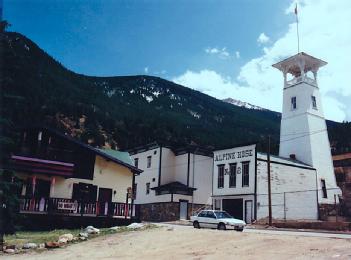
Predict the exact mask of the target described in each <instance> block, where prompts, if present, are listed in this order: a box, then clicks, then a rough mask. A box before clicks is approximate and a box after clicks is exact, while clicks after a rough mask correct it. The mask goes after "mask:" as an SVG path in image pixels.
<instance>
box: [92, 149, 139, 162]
mask: <svg viewBox="0 0 351 260" xmlns="http://www.w3.org/2000/svg"><path fill="white" fill-rule="evenodd" d="M98 150H100V151H101V152H103V153H105V154H107V155H109V156H112V157H114V158H116V159H118V160H120V161H122V162H125V163H127V164H129V165H130V166H134V164H133V161H132V158H130V155H129V153H128V152H122V151H117V150H113V149H104V148H103V149H98Z"/></svg>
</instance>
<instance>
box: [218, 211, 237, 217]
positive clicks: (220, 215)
mask: <svg viewBox="0 0 351 260" xmlns="http://www.w3.org/2000/svg"><path fill="white" fill-rule="evenodd" d="M215 214H216V216H217V218H233V217H232V216H231V215H229V214H228V213H227V212H225V211H217V212H215Z"/></svg>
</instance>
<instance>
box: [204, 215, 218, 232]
mask: <svg viewBox="0 0 351 260" xmlns="http://www.w3.org/2000/svg"><path fill="white" fill-rule="evenodd" d="M206 222H207V223H206V226H207V227H209V228H217V226H218V223H217V222H218V221H217V218H216V215H215V214H214V213H213V212H212V211H208V212H207V219H206Z"/></svg>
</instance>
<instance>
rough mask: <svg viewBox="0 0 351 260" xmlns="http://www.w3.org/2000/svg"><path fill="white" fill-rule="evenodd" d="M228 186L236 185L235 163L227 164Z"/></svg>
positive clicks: (233, 186)
mask: <svg viewBox="0 0 351 260" xmlns="http://www.w3.org/2000/svg"><path fill="white" fill-rule="evenodd" d="M229 170H230V173H229V188H235V187H236V163H231V164H229Z"/></svg>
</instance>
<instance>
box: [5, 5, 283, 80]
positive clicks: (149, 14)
mask: <svg viewBox="0 0 351 260" xmlns="http://www.w3.org/2000/svg"><path fill="white" fill-rule="evenodd" d="M287 2H288V1H277V0H274V1H253V0H242V1H218V0H216V1H214V0H213V1H203V0H201V1H200V0H196V1H195V0H194V1H189V0H188V1H187V0H177V1H170V0H153V1H152V0H150V1H142V0H139V1H117V0H115V1H110V0H108V1H97V0H94V1H92V0H88V1H73V0H71V1H68V0H60V1H53V0H51V1H50V0H49V1H48V0H33V1H26V0H11V1H8V0H5V3H4V4H5V6H4V17H5V19H8V20H9V21H10V23H11V24H12V27H11V30H13V31H17V32H20V33H23V34H24V35H26V36H27V37H29V38H30V39H32V40H33V41H35V42H36V43H37V44H38V45H39V46H41V47H42V48H43V49H44V50H46V51H47V52H48V53H49V54H50V55H52V56H54V57H55V58H56V59H57V60H59V61H60V62H62V63H63V64H64V65H65V66H66V67H68V68H70V69H72V70H74V71H76V72H79V73H83V74H88V75H100V76H101V75H126V74H128V75H129V74H132V75H133V74H142V73H144V69H145V68H146V67H147V68H148V69H147V71H148V73H149V74H157V73H162V74H165V75H163V76H164V77H170V78H171V77H174V76H176V75H179V74H180V73H183V72H184V70H185V69H188V68H191V69H193V70H199V69H204V68H207V69H214V68H217V69H219V70H220V71H221V72H222V73H223V74H231V73H233V71H235V70H238V69H239V68H240V66H242V65H243V64H244V63H245V61H247V60H249V59H251V58H253V57H255V56H257V55H259V54H260V52H261V50H260V49H259V48H257V44H256V38H257V35H258V34H260V33H261V32H262V31H267V30H268V29H269V28H271V29H270V30H272V29H273V30H272V31H274V33H275V34H276V35H272V37H274V36H276V37H278V36H279V35H280V34H282V31H284V24H285V25H286V24H288V22H289V17H285V16H284V15H283V14H282V12H279V10H283V9H284V8H285V7H286V6H287ZM267 17H269V18H270V19H269V20H268V19H267ZM224 46H225V47H226V49H227V51H228V52H232V53H234V52H236V51H239V52H240V57H241V58H240V59H238V60H237V61H236V62H235V63H234V64H233V62H231V61H229V60H223V59H222V60H218V59H216V57H213V56H209V55H206V52H204V49H206V48H209V47H210V48H215V47H217V48H224Z"/></svg>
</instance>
